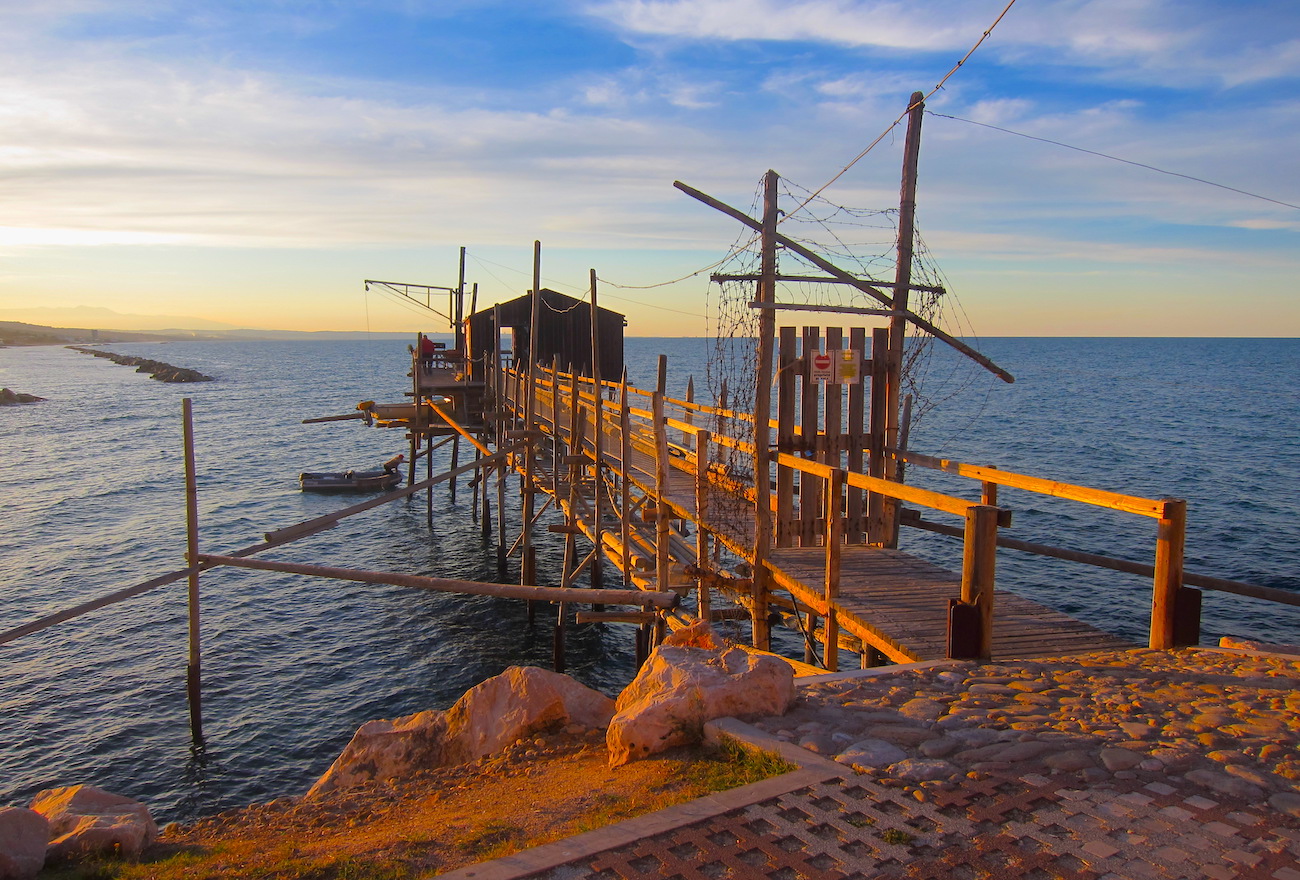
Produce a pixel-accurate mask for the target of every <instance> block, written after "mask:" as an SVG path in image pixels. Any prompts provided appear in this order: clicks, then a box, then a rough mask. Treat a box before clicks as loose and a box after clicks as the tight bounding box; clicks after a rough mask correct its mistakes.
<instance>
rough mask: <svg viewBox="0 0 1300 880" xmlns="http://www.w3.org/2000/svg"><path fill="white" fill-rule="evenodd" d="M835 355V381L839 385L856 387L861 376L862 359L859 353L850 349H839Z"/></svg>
mask: <svg viewBox="0 0 1300 880" xmlns="http://www.w3.org/2000/svg"><path fill="white" fill-rule="evenodd" d="M836 354H838V355H839V357H838V358H837V359H836V361H835V381H836V382H838V383H839V384H841V385H856V384H858V378H859V376H860V374H861V369H860V367H861V364H862V358H861V356H860V355H859V353H858V352H857V351H856V350H855V349H852V348H844V349H840V350H839V351H838V352H836Z"/></svg>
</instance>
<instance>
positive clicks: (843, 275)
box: [673, 180, 1016, 382]
mask: <svg viewBox="0 0 1300 880" xmlns="http://www.w3.org/2000/svg"><path fill="white" fill-rule="evenodd" d="M673 186H675V187H677V189H679V190H681V191H682V192H684V193H686V194H687V195H688V196H690V197H691V198H693V199H696V200H697V201H700V202H703V203H704V204H706V205H708V206H709V207H710V208H714V209H716V210H719V211H721V212H722V213H724V214H726V215H727V216H728V217H731V218H732V219H734V220H739V221H740V222H741V223H744V224H745V225H746V226H748V227H749V228H750V229H753V230H756V231H761V230H762V224H761V223H760V222H759V221H757V220H755V219H754V218H752V217H750V216H749V215H748V214H746V213H744V212H743V211H739V210H737V209H736V208H733V207H731V206H730V205H728V204H725V203H724V202H720V201H718V200H717V199H715V198H713V197H712V196H708V195H705V194H704V193H702V192H700V191H699V190H697V189H695V188H693V187H690V186H688V185H686V184H684V183H682V182H681V181H680V180H676V181H673ZM776 240H777V242H778V243H779V244H781V245H782V246H783V247H785V248H786V250H789V251H792V252H793V253H796V254H798V255H799V256H801V257H803V258H804V259H805V260H807V261H808V262H810V263H812V264H813V265H815V266H817V267H818V268H820V269H823V270H825V271H827V272H830V273H831V274H832V275H834V276H835V277H836V278H839V279H841V280H842V281H844V283H845V284H850V285H852V286H854V287H856V288H858V289H859V290H861V291H862V292H863V293H865V294H867V295H868V296H872V297H874V298H875V299H877V300H879V301H880V302H883V303H884V304H885V305H887V306H889V307H890V308H893V306H894V302H893V300H892V299H890V298H889V297H888V296H885V295H884V294H882V293H881V292H880V291H879V290H877V289H876V288H874V287H872V286H871V285H870V284H868V283H867V282H865V281H863V280H862V279H860V278H854V277H853V276H852V275H850V274H849V273H848V272H845V271H844V270H843V269H841V268H840V267H838V266H836V265H835V264H834V263H831V262H830V261H829V260H827V259H825V258H824V257H821V256H819V255H818V254H816V253H814V252H813V251H811V250H809V249H808V248H806V247H804V246H803V245H801V244H799V242H797V241H795V240H794V239H792V238H788V237H787V236H784V235H782V234H781V233H779V232H778V233H776ZM905 317H906V318H907V320H908V321H909V322H911V323H912V324H913V325H915V326H917V327H920V328H921V329H922V330H924V331H925V332H927V333H929V334H930V335H931V336H933V337H934V338H936V339H940V340H943V341H944V342H946V343H947V344H948V345H950V346H952V347H953V348H955V349H957V350H958V351H960V352H961V353H962V354H964V355H966V356H967V357H969V358H970V359H971V360H973V361H975V363H977V364H979V365H980V366H981V367H983V368H984V369H986V370H988V371H989V372H990V373H992V374H993V375H995V376H997V377H998V378H999V379H1001V380H1002V381H1004V382H1014V381H1016V378H1015V376H1012V375H1011V374H1010V373H1008V372H1007V371H1006V370H1004V369H1002V368H1001V367H999V366H998V365H997V364H995V363H993V361H991V360H989V359H988V358H987V357H985V356H984V355H982V354H980V353H979V352H978V351H976V350H975V349H973V348H971V347H970V346H969V345H967V344H966V343H964V342H962V341H961V340H960V339H957V338H955V337H954V336H952V335H951V334H949V333H945V332H944V331H943V330H940V329H939V328H938V327H936V326H935V325H933V324H931V323H930V322H929V321H927V320H925V319H924V318H922V317H921V316H920V315H916V314H913V313H912V312H907V313H906V315H905Z"/></svg>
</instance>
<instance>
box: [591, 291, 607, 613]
mask: <svg viewBox="0 0 1300 880" xmlns="http://www.w3.org/2000/svg"><path fill="white" fill-rule="evenodd" d="M590 272H591V387H592V397H593V398H594V399H595V402H596V411H595V425H596V433H595V435H594V436H593V437H592V438H591V439H592V443H593V444H594V445H593V459H594V461H593V463H592V475H593V479H592V504H591V509H592V520H593V523H592V542H593V543H594V544H595V545H596V547H597V548H600V547H603V546H604V541H605V526H604V519H605V386H604V385H603V384H602V382H601V376H600V310H599V308H598V307H597V305H596V270H595V269H592V270H590ZM602 557H603V554H601V553H599V552H598V553H597V554H596V558H595V559H594V560H593V561H592V564H591V585H592V586H593V587H597V588H598V587H600V586H601V585H602V584H603V583H604V574H603V567H602V566H603V564H604V563H603V559H602ZM593 610H595V611H599V610H600V609H599V608H596V607H594V606H593Z"/></svg>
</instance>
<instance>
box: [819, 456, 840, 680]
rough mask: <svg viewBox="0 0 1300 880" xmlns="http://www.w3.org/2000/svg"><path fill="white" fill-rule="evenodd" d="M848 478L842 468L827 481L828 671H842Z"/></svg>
mask: <svg viewBox="0 0 1300 880" xmlns="http://www.w3.org/2000/svg"><path fill="white" fill-rule="evenodd" d="M845 481H846V477H845V474H844V470H843V469H842V468H838V467H837V468H835V470H833V471H831V476H830V479H829V480H827V482H826V595H825V597H824V598H825V601H826V608H825V609H824V610H825V614H826V623H825V626H824V627H823V640H822V658H823V661H824V664H825V666H826V669H827V670H829V671H830V672H835V671H836V670H838V669H839V668H840V656H839V655H840V626H839V616H838V615H837V614H836V611H835V601H836V599H838V598H839V595H840V554H841V552H842V548H841V544H842V543H843V540H844V509H843V495H844V484H845Z"/></svg>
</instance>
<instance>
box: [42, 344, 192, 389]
mask: <svg viewBox="0 0 1300 880" xmlns="http://www.w3.org/2000/svg"><path fill="white" fill-rule="evenodd" d="M67 347H68V348H70V349H72V350H73V351H79V352H81V353H82V354H88V355H93V356H94V357H100V358H108V359H109V360H111V361H112V362H113V363H115V364H120V365H122V366H124V367H135V368H136V369H135V371H136V372H137V373H148V374H149V378H150V379H157V380H158V381H159V382H211V381H212V377H211V376H205V375H203V374H202V373H200V372H199V371H198V370H191V369H188V368H186V367H174V366H172V365H171V364H165V363H163V362H162V361H155V360H150V359H149V358H142V357H137V356H135V355H125V354H115V353H114V352H111V351H104V350H103V349H98V348H87V347H85V346H84V345H69V346H67Z"/></svg>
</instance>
